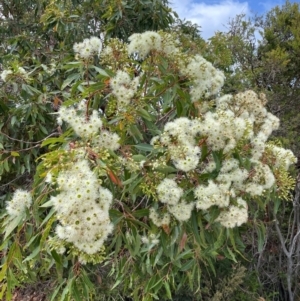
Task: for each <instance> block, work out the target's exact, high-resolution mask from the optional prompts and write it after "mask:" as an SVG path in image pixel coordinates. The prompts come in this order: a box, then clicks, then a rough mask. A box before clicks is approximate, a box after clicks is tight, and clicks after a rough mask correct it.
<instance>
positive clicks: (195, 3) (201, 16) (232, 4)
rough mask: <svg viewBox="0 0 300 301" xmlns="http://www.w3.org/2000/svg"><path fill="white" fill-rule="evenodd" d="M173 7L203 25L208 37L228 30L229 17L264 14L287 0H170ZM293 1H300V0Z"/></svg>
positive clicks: (203, 33) (203, 34) (204, 34)
mask: <svg viewBox="0 0 300 301" xmlns="http://www.w3.org/2000/svg"><path fill="white" fill-rule="evenodd" d="M170 2H171V7H172V8H173V10H175V11H176V12H177V13H178V15H179V17H180V18H181V19H184V18H185V19H186V20H190V21H192V22H193V23H197V24H199V25H200V26H201V31H202V34H201V35H202V37H203V38H205V39H208V38H209V37H211V36H213V35H214V32H215V31H218V30H219V31H226V27H225V26H226V25H227V23H228V21H229V19H230V18H231V19H232V18H234V17H235V16H236V15H237V14H246V15H247V16H251V15H252V14H254V13H256V14H259V15H261V14H263V13H265V12H268V11H269V10H270V9H271V8H273V7H274V6H276V5H280V6H281V5H283V4H284V3H285V0H265V1H263V0H257V1H255V0H248V1H247V0H203V1H201V0H170ZM291 2H292V3H293V2H298V3H300V0H298V1H293V0H291Z"/></svg>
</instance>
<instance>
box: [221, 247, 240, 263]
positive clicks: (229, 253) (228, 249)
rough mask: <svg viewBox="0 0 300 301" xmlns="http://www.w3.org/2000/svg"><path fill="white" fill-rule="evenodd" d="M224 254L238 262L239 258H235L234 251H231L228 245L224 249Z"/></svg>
mask: <svg viewBox="0 0 300 301" xmlns="http://www.w3.org/2000/svg"><path fill="white" fill-rule="evenodd" d="M224 254H225V256H226V258H228V259H230V260H233V261H234V262H235V263H237V260H236V258H235V255H234V253H233V252H232V251H231V249H230V248H229V247H227V248H226V249H224Z"/></svg>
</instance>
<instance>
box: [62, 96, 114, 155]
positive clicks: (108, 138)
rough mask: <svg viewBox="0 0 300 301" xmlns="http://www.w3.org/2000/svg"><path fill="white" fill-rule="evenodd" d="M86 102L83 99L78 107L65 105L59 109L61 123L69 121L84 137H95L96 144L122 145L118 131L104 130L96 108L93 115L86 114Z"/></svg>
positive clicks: (94, 142) (93, 141) (111, 146)
mask: <svg viewBox="0 0 300 301" xmlns="http://www.w3.org/2000/svg"><path fill="white" fill-rule="evenodd" d="M85 111H86V102H85V100H82V101H81V102H80V103H79V104H78V107H77V108H75V107H63V106H61V107H60V108H59V111H58V118H57V121H58V123H59V124H60V125H61V124H62V122H63V121H65V122H67V123H69V124H70V125H71V127H72V128H73V129H74V131H75V133H76V134H77V135H78V136H80V137H81V138H82V139H90V138H93V140H92V143H93V144H94V145H95V146H99V147H103V148H108V149H111V150H117V149H118V148H119V147H120V144H119V140H120V137H119V135H118V134H116V133H111V132H109V131H107V130H102V131H101V132H100V134H99V135H98V133H99V131H100V129H101V128H102V121H101V119H100V117H99V114H98V112H97V111H96V110H94V111H93V113H92V115H91V116H88V118H87V116H86V114H85Z"/></svg>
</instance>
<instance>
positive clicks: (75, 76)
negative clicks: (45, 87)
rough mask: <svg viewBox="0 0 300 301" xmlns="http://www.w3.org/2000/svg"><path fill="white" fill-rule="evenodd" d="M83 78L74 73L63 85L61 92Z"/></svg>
mask: <svg viewBox="0 0 300 301" xmlns="http://www.w3.org/2000/svg"><path fill="white" fill-rule="evenodd" d="M80 77H81V75H80V74H79V73H74V74H71V75H69V76H68V77H67V78H66V79H65V80H64V82H63V84H62V85H61V88H60V89H61V90H64V89H65V87H67V86H69V85H70V84H71V83H72V82H74V81H77V80H79V79H80Z"/></svg>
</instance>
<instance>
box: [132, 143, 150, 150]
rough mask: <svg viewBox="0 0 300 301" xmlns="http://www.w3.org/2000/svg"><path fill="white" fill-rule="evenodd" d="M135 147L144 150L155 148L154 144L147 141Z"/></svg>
mask: <svg viewBox="0 0 300 301" xmlns="http://www.w3.org/2000/svg"><path fill="white" fill-rule="evenodd" d="M134 147H135V148H137V149H138V150H141V151H144V152H152V150H153V149H154V148H153V146H152V145H150V144H145V143H140V144H137V145H135V146H134Z"/></svg>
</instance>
